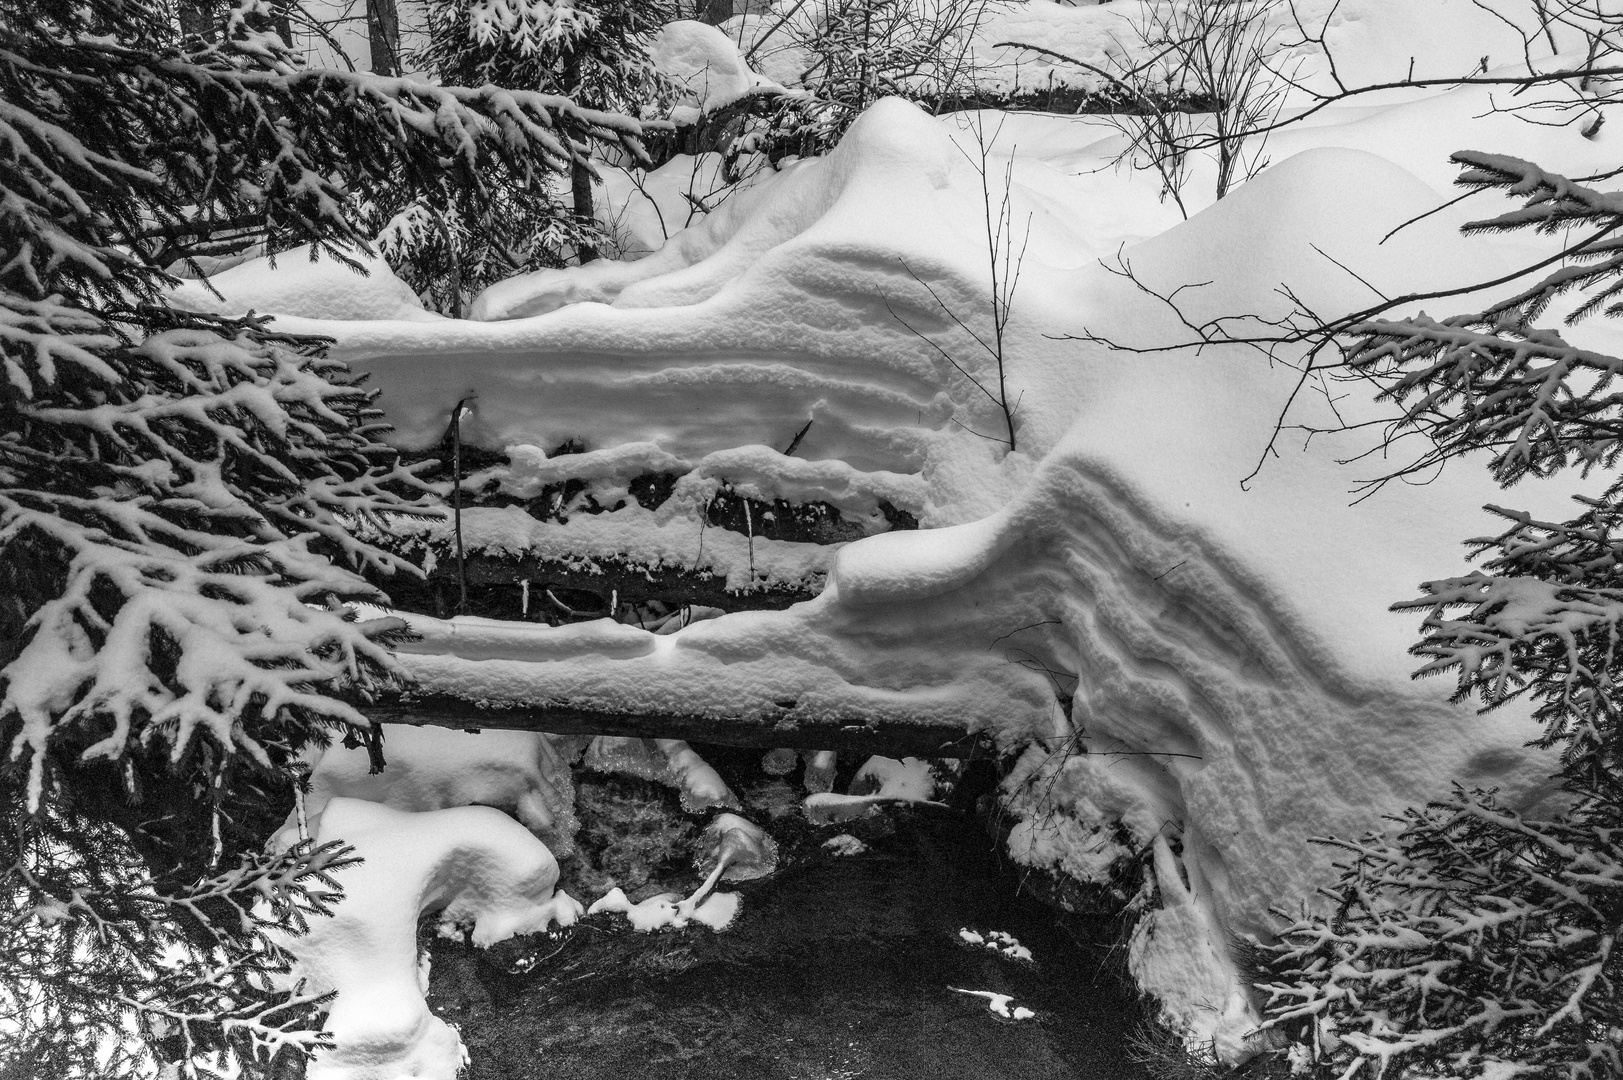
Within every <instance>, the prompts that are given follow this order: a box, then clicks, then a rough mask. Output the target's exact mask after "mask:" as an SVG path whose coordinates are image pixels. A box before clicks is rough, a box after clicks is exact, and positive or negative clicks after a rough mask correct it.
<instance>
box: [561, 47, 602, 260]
mask: <svg viewBox="0 0 1623 1080" xmlns="http://www.w3.org/2000/svg"><path fill="white" fill-rule="evenodd" d="M581 90H582V87H581V85H580V58H579V57H578V56H577V55H576V54H575V53H574V52H570V53H569V54H568V55H567V56H566V57H564V93H565V94H568V95H569V96H570V97H572V98H574V99H575V101H576V102H578V103H579V104H581V105H587V106H590V105H591V103H590V102H588V101H587V100H585V96H584V95H583V94H582V92H581ZM588 145H589V144H588ZM587 152H588V153H590V150H588V151H587ZM569 193H570V195H571V196H572V198H573V200H574V203H575V224H576V225H578V226H579V227H580V231H581V235H582V237H583V238H582V239H581V240H580V241H579V242H577V243H576V245H575V250H576V251H577V252H578V253H579V255H580V261H581V265H582V266H584V265H585V264H587V263H589V262H592V261H594V260H596V259H597V257H598V254H599V252H598V250H597V245H596V244H593V243H590V242H588V241H586V240H585V239H584V237H586V236H589V235H591V232H592V230H593V229H594V228H596V217H597V215H596V213H595V207H594V206H593V202H592V173H591V170H590V169H588V168H587V167H586V166H585V165H584V164H583V163H581V162H579V161H575V162H571V163H570V165H569Z"/></svg>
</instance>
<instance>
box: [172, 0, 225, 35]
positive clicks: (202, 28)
mask: <svg viewBox="0 0 1623 1080" xmlns="http://www.w3.org/2000/svg"><path fill="white" fill-rule="evenodd" d="M176 14H178V15H179V16H180V32H181V33H182V34H184V35H186V36H187V37H192V36H196V37H200V38H202V39H203V40H204V41H215V40H217V39H218V38H219V36H220V25H219V20H218V19H216V18H215V16H214V4H213V3H211V2H210V0H180V3H179V4H177V5H176Z"/></svg>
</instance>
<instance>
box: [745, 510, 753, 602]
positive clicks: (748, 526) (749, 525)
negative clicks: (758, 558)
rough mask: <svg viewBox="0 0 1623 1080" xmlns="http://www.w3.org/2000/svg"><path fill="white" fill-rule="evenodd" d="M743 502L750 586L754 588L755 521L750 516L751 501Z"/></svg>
mask: <svg viewBox="0 0 1623 1080" xmlns="http://www.w3.org/2000/svg"><path fill="white" fill-rule="evenodd" d="M743 502H744V528H746V529H748V530H749V545H750V584H751V585H752V586H753V585H754V584H755V519H754V518H753V517H752V516H750V501H749V500H748V499H745V500H743Z"/></svg>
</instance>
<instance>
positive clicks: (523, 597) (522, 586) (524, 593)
mask: <svg viewBox="0 0 1623 1080" xmlns="http://www.w3.org/2000/svg"><path fill="white" fill-rule="evenodd" d="M518 590H519V591H518V595H519V614H521V615H523V616H524V617H525V618H526V619H528V618H529V617H530V579H529V578H524V579H523V580H522V581H520V582H519V583H518Z"/></svg>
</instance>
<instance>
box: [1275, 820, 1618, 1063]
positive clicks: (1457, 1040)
mask: <svg viewBox="0 0 1623 1080" xmlns="http://www.w3.org/2000/svg"><path fill="white" fill-rule="evenodd" d="M1620 809H1623V807H1619V805H1618V804H1617V803H1616V802H1615V800H1608V799H1605V798H1599V799H1592V800H1589V801H1587V802H1585V803H1584V804H1582V805H1581V807H1580V808H1579V810H1578V811H1577V812H1576V813H1575V814H1573V815H1572V816H1570V817H1566V818H1562V819H1557V820H1548V821H1546V820H1535V819H1530V818H1523V817H1521V816H1520V815H1518V814H1516V813H1514V812H1512V811H1510V810H1508V809H1506V808H1504V807H1502V806H1500V805H1498V804H1497V803H1496V802H1495V801H1494V799H1493V797H1492V796H1491V795H1489V794H1486V793H1483V792H1480V791H1474V792H1467V791H1465V790H1463V789H1459V788H1456V790H1455V792H1454V795H1453V797H1452V798H1451V799H1448V800H1446V801H1442V802H1439V803H1434V804H1432V805H1431V806H1429V807H1426V808H1425V809H1411V810H1409V811H1407V812H1406V813H1405V815H1404V816H1403V818H1401V819H1398V820H1399V821H1400V823H1401V825H1402V830H1401V832H1400V833H1399V834H1398V835H1397V836H1396V837H1395V838H1394V837H1387V836H1381V835H1375V834H1372V835H1369V836H1366V837H1364V838H1363V839H1362V840H1358V841H1347V840H1324V841H1321V842H1323V843H1327V844H1331V845H1333V846H1335V847H1337V848H1340V849H1341V850H1342V851H1343V852H1345V853H1347V854H1348V855H1349V856H1350V859H1349V861H1347V862H1345V863H1343V864H1339V865H1340V869H1341V876H1340V879H1339V881H1338V882H1337V883H1336V885H1334V886H1333V887H1331V888H1329V889H1326V890H1325V891H1324V897H1325V898H1326V899H1327V900H1328V901H1329V902H1330V903H1329V909H1328V913H1325V912H1312V911H1304V912H1303V913H1301V914H1300V915H1299V916H1296V917H1292V916H1289V915H1285V914H1284V913H1281V915H1282V917H1283V918H1285V919H1286V925H1285V926H1284V927H1283V929H1282V930H1281V931H1280V933H1279V941H1278V943H1277V944H1276V945H1273V946H1270V947H1268V948H1267V949H1265V950H1264V953H1263V955H1265V956H1266V957H1268V965H1269V972H1270V973H1269V974H1268V975H1267V976H1266V977H1265V979H1264V981H1263V983H1262V985H1261V987H1260V988H1261V989H1262V990H1263V992H1265V993H1266V994H1267V995H1268V998H1269V1007H1268V1012H1269V1020H1268V1026H1270V1027H1273V1028H1277V1029H1280V1030H1282V1031H1284V1032H1286V1033H1288V1034H1289V1035H1290V1036H1292V1037H1293V1038H1294V1039H1296V1040H1297V1042H1298V1044H1299V1045H1301V1046H1303V1047H1306V1048H1311V1050H1310V1060H1312V1061H1313V1062H1316V1063H1319V1064H1320V1065H1321V1067H1327V1068H1329V1069H1331V1070H1332V1071H1331V1072H1328V1073H1325V1074H1324V1075H1339V1076H1343V1077H1351V1076H1354V1075H1358V1074H1360V1069H1362V1075H1364V1076H1367V1077H1371V1078H1373V1077H1376V1076H1381V1075H1398V1074H1402V1075H1405V1076H1407V1075H1428V1076H1429V1075H1448V1076H1455V1077H1460V1078H1461V1080H1477V1078H1482V1080H1486V1078H1489V1077H1505V1076H1536V1077H1545V1078H1551V1080H1557V1078H1559V1080H1594V1078H1597V1077H1602V1076H1615V1075H1618V1072H1619V1070H1620V1069H1623V1049H1620V1047H1619V1045H1618V1041H1617V1028H1616V1023H1617V1018H1618V1016H1619V1010H1620V1009H1623V999H1620V996H1619V995H1620V993H1623V981H1620V980H1623V960H1620V951H1619V948H1618V937H1619V934H1620V933H1623V844H1620V838H1623V831H1620V830H1619V827H1618V826H1619V825H1620V824H1623V815H1620V813H1619V811H1620ZM1366 1066H1367V1067H1366Z"/></svg>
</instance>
